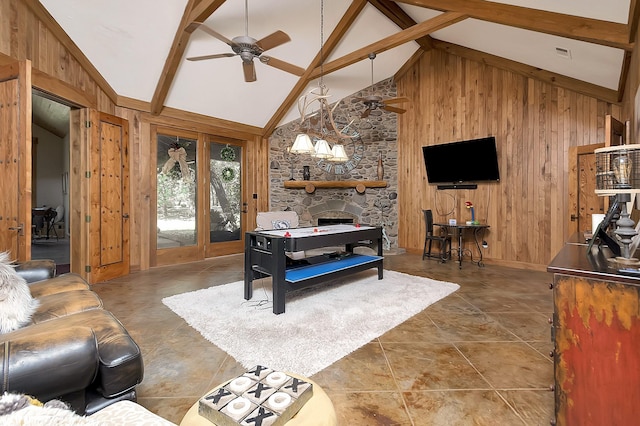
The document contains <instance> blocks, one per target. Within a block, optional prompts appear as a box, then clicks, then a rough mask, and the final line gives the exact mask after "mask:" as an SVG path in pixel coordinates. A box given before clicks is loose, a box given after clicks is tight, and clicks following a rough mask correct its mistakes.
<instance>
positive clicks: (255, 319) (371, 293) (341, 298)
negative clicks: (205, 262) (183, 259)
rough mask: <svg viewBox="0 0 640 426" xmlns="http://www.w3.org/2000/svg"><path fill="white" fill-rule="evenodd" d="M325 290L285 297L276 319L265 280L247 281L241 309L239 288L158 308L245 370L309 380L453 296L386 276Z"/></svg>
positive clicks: (417, 281)
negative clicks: (248, 296) (249, 288)
mask: <svg viewBox="0 0 640 426" xmlns="http://www.w3.org/2000/svg"><path fill="white" fill-rule="evenodd" d="M328 284H329V283H328ZM328 284H323V285H320V286H316V287H311V288H308V289H305V290H300V291H297V292H293V293H289V294H288V295H287V298H286V305H285V306H286V312H285V313H283V314H280V315H275V314H274V313H273V311H272V304H271V301H272V297H271V279H270V278H266V279H262V280H256V281H254V283H253V299H252V300H249V301H246V300H244V297H243V295H244V291H243V288H244V285H243V283H242V282H241V281H239V282H234V283H231V284H225V285H221V286H216V287H211V288H208V289H204V290H197V291H192V292H189V293H183V294H178V295H175V296H171V297H166V298H164V299H163V300H162V302H163V303H164V304H165V305H167V306H168V307H169V308H171V310H173V311H174V312H175V313H176V314H178V315H180V316H181V317H182V318H184V319H185V321H186V322H187V323H188V324H189V325H190V326H192V327H193V328H195V329H196V330H198V331H199V332H200V333H201V334H202V335H203V336H204V337H205V338H206V339H207V340H209V341H210V342H211V343H213V344H215V345H216V346H218V347H219V348H220V349H222V350H224V351H226V352H227V353H228V354H229V355H231V356H233V357H234V358H235V359H236V360H237V361H238V362H239V363H240V364H242V365H243V366H244V367H245V368H251V367H252V366H254V365H256V364H259V365H265V366H268V367H269V368H273V369H275V370H280V371H291V372H295V373H298V374H302V375H304V376H311V375H312V374H314V373H317V372H318V371H320V370H322V369H324V368H325V367H327V366H329V365H331V364H333V363H334V362H335V361H337V360H339V359H340V358H342V357H344V356H345V355H347V354H349V353H351V352H353V351H354V350H356V349H358V348H359V347H361V346H363V345H364V344H366V343H368V342H370V341H371V340H373V339H375V338H376V337H378V336H380V335H382V334H383V333H385V332H386V331H388V330H390V329H392V328H393V327H395V326H396V325H398V324H400V323H402V322H404V321H405V320H407V319H408V318H410V317H412V316H413V315H415V314H417V313H418V312H420V311H422V310H423V309H425V308H426V307H427V306H429V305H431V304H432V303H434V302H436V301H438V300H440V299H442V298H443V297H445V296H447V295H449V294H451V293H453V292H454V291H456V290H457V289H458V288H460V286H458V285H457V284H453V283H447V282H442V281H435V280H431V279H428V278H422V277H416V276H413V275H407V274H403V273H400V272H395V271H386V270H385V271H384V279H383V280H378V274H377V271H376V270H370V271H364V272H361V273H359V274H355V275H353V276H351V277H347V278H344V279H342V280H339V281H333V282H331V283H330V284H331V285H328Z"/></svg>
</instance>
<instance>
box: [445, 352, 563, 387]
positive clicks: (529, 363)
mask: <svg viewBox="0 0 640 426" xmlns="http://www.w3.org/2000/svg"><path fill="white" fill-rule="evenodd" d="M456 346H457V347H458V349H460V351H461V352H462V353H463V354H464V356H465V357H467V358H468V359H469V361H470V362H471V364H473V366H474V367H475V368H476V369H477V370H478V371H479V372H480V374H482V376H483V377H484V378H485V379H486V380H487V381H488V382H489V383H490V384H491V386H493V387H494V388H496V389H516V388H525V389H526V388H529V389H530V388H539V389H547V388H548V387H549V384H551V383H553V363H552V362H551V360H550V359H547V358H545V357H544V356H542V355H541V354H540V353H539V352H537V351H536V350H534V349H533V348H532V347H531V346H529V345H527V344H526V343H521V342H464V343H457V344H456Z"/></svg>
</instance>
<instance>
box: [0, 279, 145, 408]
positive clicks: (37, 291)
mask: <svg viewBox="0 0 640 426" xmlns="http://www.w3.org/2000/svg"><path fill="white" fill-rule="evenodd" d="M30 288H31V290H32V295H33V296H34V297H36V298H37V299H38V300H39V301H40V307H39V309H38V310H37V311H36V313H35V314H34V315H33V317H32V324H31V325H28V326H25V327H22V328H21V329H19V330H15V331H13V332H11V333H6V334H2V335H0V356H1V357H2V364H1V365H0V374H2V377H3V381H2V384H1V385H0V391H1V392H5V391H7V392H20V393H25V394H28V395H32V396H34V397H36V398H38V399H39V400H41V401H48V400H50V399H60V400H63V401H65V402H67V403H69V404H70V405H71V406H72V408H73V409H74V410H75V411H76V412H77V413H78V414H92V413H94V412H96V411H98V410H99V409H101V408H103V407H105V406H107V405H109V404H111V403H113V402H117V401H120V400H123V399H127V400H132V401H135V400H136V393H135V387H136V385H138V384H139V383H140V382H141V381H142V377H143V372H144V367H143V362H142V354H141V352H140V348H139V347H138V345H137V344H136V343H135V341H134V340H133V339H132V338H131V336H130V335H129V333H128V332H127V330H126V329H125V328H124V326H123V325H122V324H121V323H120V322H119V321H118V320H117V319H116V318H115V317H114V316H113V315H112V314H111V313H110V312H108V311H107V310H105V309H103V308H102V301H101V300H100V298H99V297H98V296H97V294H96V293H94V292H92V291H91V290H89V285H88V284H87V283H86V282H85V281H84V280H83V279H82V278H81V277H80V276H79V275H76V274H65V275H61V276H59V277H56V278H53V279H50V280H45V281H40V282H38V283H35V284H31V287H30Z"/></svg>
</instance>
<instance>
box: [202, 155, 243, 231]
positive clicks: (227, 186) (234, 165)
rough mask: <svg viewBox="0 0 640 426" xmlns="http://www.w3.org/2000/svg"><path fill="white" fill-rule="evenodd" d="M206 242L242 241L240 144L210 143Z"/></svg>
mask: <svg viewBox="0 0 640 426" xmlns="http://www.w3.org/2000/svg"><path fill="white" fill-rule="evenodd" d="M209 152H210V159H209V173H210V179H209V182H210V183H209V200H210V201H209V226H210V228H209V229H210V231H209V242H210V243H225V242H232V241H242V239H243V235H242V147H241V146H240V145H234V144H229V143H218V142H211V143H210V150H209Z"/></svg>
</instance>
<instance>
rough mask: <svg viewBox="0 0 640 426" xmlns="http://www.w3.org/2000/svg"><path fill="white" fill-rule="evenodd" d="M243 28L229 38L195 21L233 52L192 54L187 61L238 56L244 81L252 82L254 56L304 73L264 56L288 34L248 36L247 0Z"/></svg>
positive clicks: (286, 37) (282, 42)
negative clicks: (241, 31)
mask: <svg viewBox="0 0 640 426" xmlns="http://www.w3.org/2000/svg"><path fill="white" fill-rule="evenodd" d="M244 11H245V15H244V28H245V35H243V36H238V37H234V38H233V39H231V40H229V39H228V38H226V37H225V36H223V35H222V34H220V33H218V32H216V31H214V30H212V29H211V28H209V27H208V26H206V25H205V24H203V23H201V22H197V24H198V25H199V26H200V29H202V30H203V31H204V32H206V33H207V34H209V35H210V36H213V37H215V38H217V39H218V40H220V41H223V42H225V43H226V44H228V45H229V46H230V47H231V50H233V52H234V53H230V52H229V53H218V54H214V55H203V56H193V57H190V58H187V60H188V61H203V60H206V59H217V58H228V57H232V56H240V58H242V71H243V72H244V81H246V82H252V81H256V68H255V65H254V63H253V59H254V58H258V59H259V60H260V62H262V63H263V64H267V65H270V66H272V67H274V68H278V69H280V70H282V71H286V72H288V73H291V74H295V75H297V76H301V75H302V74H303V73H304V71H305V70H304V69H303V68H300V67H298V66H296V65H293V64H290V63H288V62H284V61H281V60H279V59H276V58H273V57H271V56H265V55H263V53H264V52H265V51H267V50H269V49H273V48H274V47H277V46H280V45H281V44H284V43H286V42H288V41H291V39H290V38H289V36H288V35H287V34H286V33H284V32H282V31H276V32H274V33H272V34H269V35H268V36H266V37H264V38H262V39H260V40H256V39H254V38H253V37H250V36H249V8H248V0H245V2H244Z"/></svg>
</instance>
